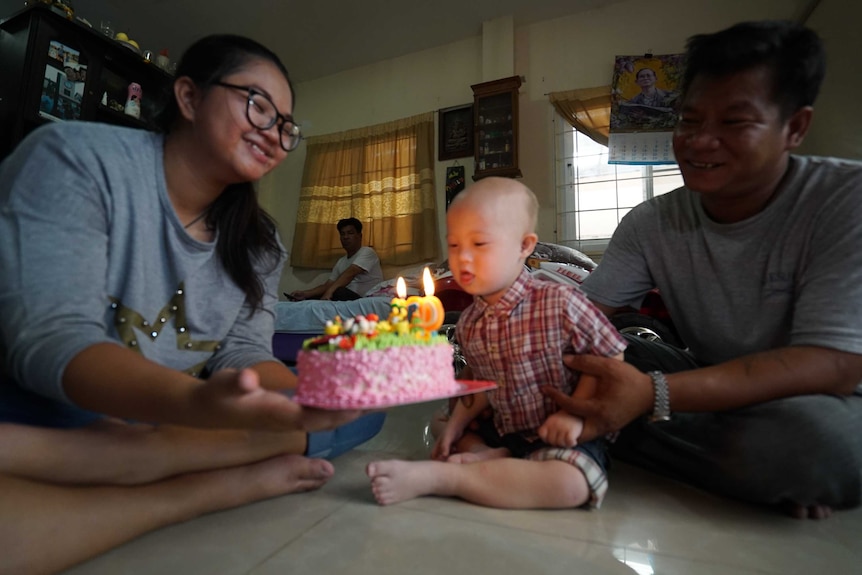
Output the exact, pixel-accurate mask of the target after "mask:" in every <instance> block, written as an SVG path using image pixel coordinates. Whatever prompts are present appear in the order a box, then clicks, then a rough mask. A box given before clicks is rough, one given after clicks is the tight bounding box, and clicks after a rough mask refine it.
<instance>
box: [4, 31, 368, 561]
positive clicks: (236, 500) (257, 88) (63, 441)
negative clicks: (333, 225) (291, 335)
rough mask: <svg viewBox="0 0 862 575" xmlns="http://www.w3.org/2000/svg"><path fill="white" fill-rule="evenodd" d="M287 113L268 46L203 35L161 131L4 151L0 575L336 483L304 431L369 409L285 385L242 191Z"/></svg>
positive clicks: (273, 279)
mask: <svg viewBox="0 0 862 575" xmlns="http://www.w3.org/2000/svg"><path fill="white" fill-rule="evenodd" d="M293 109H294V94H293V88H292V85H291V83H290V80H289V78H288V74H287V70H286V69H285V68H284V65H283V64H282V63H281V61H280V60H279V59H278V57H277V56H276V55H275V54H273V53H272V52H271V51H270V50H268V49H266V48H265V47H263V46H261V45H260V44H258V43H257V42H254V41H252V40H249V39H247V38H242V37H239V36H209V37H206V38H203V39H201V40H199V41H198V42H196V43H195V44H193V45H192V46H191V47H190V48H189V49H188V50H187V51H186V53H185V55H184V56H183V58H182V60H181V62H180V64H179V66H178V69H177V74H176V79H175V80H174V83H173V93H172V97H171V99H170V102H169V104H168V107H167V108H166V110H165V111H164V114H163V116H162V120H163V122H162V128H163V130H164V132H165V133H164V134H157V133H152V132H147V131H144V130H135V129H129V128H121V127H116V126H109V125H107V124H97V123H85V122H64V123H56V124H53V123H52V124H48V125H46V126H44V127H40V128H38V129H37V130H35V131H34V132H33V133H32V134H31V135H29V136H28V137H27V138H26V139H25V140H24V141H23V142H22V143H21V144H20V145H19V146H18V148H17V149H16V150H15V151H14V152H13V153H12V154H11V155H10V156H9V157H7V158H6V159H5V160H4V161H3V163H2V164H0V237H2V238H3V240H2V241H0V317H2V318H3V321H2V327H0V516H2V521H0V549H2V558H0V571H2V572H4V573H53V572H57V571H60V570H62V569H65V568H66V567H69V566H70V565H73V564H74V563H77V562H80V561H82V560H84V559H87V558H89V557H92V556H94V555H96V554H99V553H102V552H104V551H106V550H108V549H110V548H111V547H114V546H116V545H119V544H121V543H123V542H125V541H128V540H130V539H132V538H134V537H137V536H139V535H141V534H143V533H146V532H147V531H150V530H153V529H156V528H159V527H162V526H166V525H170V524H172V523H177V522H181V521H186V520H189V519H191V518H193V517H197V516H199V515H202V514H204V513H209V512H213V511H217V510H221V509H227V508H231V507H236V506H239V505H243V504H246V503H250V502H252V501H258V500H261V499H264V498H268V497H275V496H279V495H283V494H287V493H292V492H297V491H305V490H309V489H316V488H318V487H320V486H321V485H323V484H324V483H326V481H327V480H329V478H330V477H332V475H333V473H334V468H333V466H332V464H331V463H330V462H328V461H325V460H323V459H310V458H308V457H305V456H304V455H303V454H304V453H306V452H312V453H313V452H314V450H315V448H314V445H313V444H314V441H315V437H318V436H321V435H322V436H326V434H327V433H329V432H328V431H326V432H324V433H322V434H309V432H310V431H323V430H330V429H333V428H335V427H336V426H338V425H340V424H342V423H346V422H348V421H350V420H351V419H354V418H356V417H358V416H359V415H360V413H359V412H336V411H333V412H325V411H321V410H315V409H307V408H303V407H302V406H301V405H299V404H297V403H296V402H294V401H292V400H291V399H289V397H288V396H287V394H286V393H285V390H288V389H290V388H292V387H294V386H295V382H296V378H295V376H294V375H293V373H292V372H291V371H290V370H289V369H288V368H287V367H286V366H285V365H284V364H283V363H281V362H280V361H278V360H277V359H275V357H273V355H272V335H273V330H274V307H275V303H276V300H277V296H276V286H277V284H278V281H279V278H280V277H281V269H282V267H283V264H284V259H285V253H284V249H283V248H282V246H281V242H280V241H279V238H278V235H277V231H276V227H275V223H274V222H273V221H272V219H271V218H270V217H269V216H268V215H267V214H266V213H265V212H263V210H262V209H261V208H260V207H259V205H258V203H257V199H256V194H255V190H254V186H253V182H255V181H257V180H259V179H260V178H261V177H263V176H264V175H265V174H267V173H269V172H270V171H271V170H272V169H274V168H275V167H276V166H278V165H279V164H280V163H281V162H282V161H283V160H284V159H285V158H286V157H287V154H288V152H290V151H291V150H293V149H294V148H295V147H296V145H298V144H299V142H300V133H299V127H298V126H297V125H296V124H294V122H293V119H292V113H293ZM57 286H61V288H60V289H57ZM58 526H62V528H59V529H58Z"/></svg>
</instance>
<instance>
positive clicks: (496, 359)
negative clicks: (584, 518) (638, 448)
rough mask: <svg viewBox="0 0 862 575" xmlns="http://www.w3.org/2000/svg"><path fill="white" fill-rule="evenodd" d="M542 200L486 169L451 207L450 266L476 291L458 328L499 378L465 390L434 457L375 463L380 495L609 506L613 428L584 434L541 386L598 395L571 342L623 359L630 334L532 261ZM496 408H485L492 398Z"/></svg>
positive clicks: (480, 362)
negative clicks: (477, 390) (574, 361)
mask: <svg viewBox="0 0 862 575" xmlns="http://www.w3.org/2000/svg"><path fill="white" fill-rule="evenodd" d="M537 214H538V202H537V201H536V197H535V196H534V195H533V192H532V191H530V190H529V189H528V188H527V187H526V186H524V185H523V184H521V183H519V182H517V181H515V180H512V179H508V178H485V179H482V180H480V181H479V182H477V183H476V184H474V185H473V186H471V187H470V188H468V189H467V190H466V191H465V192H462V193H461V194H459V195H458V196H456V198H455V200H454V201H453V202H452V204H451V206H450V208H449V212H448V214H447V217H446V221H447V225H448V234H447V243H448V247H449V266H450V268H451V270H452V274H453V275H454V277H455V280H456V281H457V282H458V284H459V285H460V286H461V287H462V288H463V289H464V290H465V291H467V292H468V293H470V294H472V295H473V296H474V301H473V304H472V305H471V306H470V307H468V308H467V309H466V310H465V311H464V312H463V313H462V314H461V318H460V319H459V321H458V326H457V337H458V341H459V342H460V343H461V345H462V347H463V349H464V354H465V356H466V358H467V365H468V369H469V370H471V371H472V376H473V377H475V378H476V379H481V380H491V381H495V382H496V383H497V385H498V387H497V389H495V390H493V391H490V392H487V393H484V394H477V395H473V396H469V397H468V398H464V399H462V400H461V401H460V402H458V403H457V404H456V406H455V408H454V410H453V412H452V415H451V416H450V417H449V419H448V421H447V422H446V424H445V427H444V428H443V430H442V432H441V433H440V434H439V436H438V437H437V441H436V443H435V445H434V449H433V451H432V458H433V459H434V461H397V460H391V461H375V462H372V463H370V464H369V465H368V468H367V470H366V471H367V474H368V476H369V477H370V478H371V486H372V491H373V492H374V496H375V498H376V499H377V502H378V503H380V504H381V505H388V504H392V503H398V502H400V501H404V500H406V499H411V498H414V497H419V496H422V495H445V496H453V497H460V498H462V499H465V500H467V501H470V502H472V503H478V504H480V505H486V506H489V507H504V508H569V507H580V506H582V505H589V506H591V507H598V506H599V505H600V504H601V501H602V498H603V497H604V494H605V492H606V490H607V476H606V472H605V467H606V454H605V447H604V444H603V440H597V441H592V442H588V443H583V444H579V443H578V437H579V435H580V433H581V430H582V428H583V421H582V420H580V419H579V418H577V417H575V416H573V415H570V414H568V413H565V412H562V411H558V410H557V407H556V405H555V404H554V402H553V401H552V400H550V399H548V398H546V397H545V396H544V395H543V394H542V393H541V388H542V387H543V386H551V387H554V388H557V389H559V390H561V391H562V392H564V393H567V394H573V396H574V397H584V398H586V397H590V396H591V395H592V394H593V390H594V389H595V384H596V382H595V380H594V379H592V378H590V377H588V376H586V375H582V376H580V380H579V379H578V375H577V374H575V373H572V372H571V371H569V370H568V369H567V368H566V367H565V366H564V365H563V354H564V353H577V354H584V353H591V354H595V355H603V356H609V357H614V358H616V359H620V360H621V359H622V352H623V350H624V349H625V343H624V340H623V339H622V338H621V337H620V336H619V334H618V333H617V331H616V330H615V329H614V328H613V327H612V326H611V325H610V323H609V322H608V321H607V320H606V319H605V317H604V315H602V313H601V312H600V311H599V310H598V309H596V308H595V307H594V306H593V305H592V304H591V303H590V302H589V301H588V300H587V299H586V297H585V296H584V295H583V294H582V293H581V292H580V290H578V289H573V288H572V287H569V286H564V285H561V284H556V283H549V282H544V281H539V280H536V279H534V278H533V277H532V275H531V274H530V272H529V271H528V270H527V269H526V268H525V267H524V262H525V261H526V259H527V257H528V256H529V255H530V254H531V253H532V252H533V249H534V248H535V246H536V241H537V239H538V237H537V235H536V233H535V231H534V230H535V227H536V219H537ZM488 407H490V408H491V411H492V412H493V418H492V419H491V418H485V419H482V418H480V419H479V420H478V426H477V428H476V429H475V431H473V430H471V431H466V430H467V427H468V425H469V424H470V423H471V422H472V421H473V420H474V419H475V418H476V417H477V416H478V415H479V414H481V413H482V412H483V411H484V410H485V409H486V408H488Z"/></svg>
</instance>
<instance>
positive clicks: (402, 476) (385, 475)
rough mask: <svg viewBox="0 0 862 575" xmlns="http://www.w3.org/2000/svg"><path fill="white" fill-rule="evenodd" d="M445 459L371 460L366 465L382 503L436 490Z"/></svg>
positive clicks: (394, 501) (427, 493)
mask: <svg viewBox="0 0 862 575" xmlns="http://www.w3.org/2000/svg"><path fill="white" fill-rule="evenodd" d="M444 465H448V463H445V462H442V461H401V460H397V459H391V460H388V461H372V462H371V463H369V464H368V467H366V468H365V473H366V475H368V477H369V478H370V479H371V491H372V493H374V499H376V500H377V503H379V504H380V505H392V504H393V503H400V502H402V501H407V500H408V499H413V498H415V497H420V496H422V495H430V494H431V493H434V491H435V489H436V487H437V486H438V479H439V474H438V473H437V472H438V471H439V470H440V469H441V467H440V466H444Z"/></svg>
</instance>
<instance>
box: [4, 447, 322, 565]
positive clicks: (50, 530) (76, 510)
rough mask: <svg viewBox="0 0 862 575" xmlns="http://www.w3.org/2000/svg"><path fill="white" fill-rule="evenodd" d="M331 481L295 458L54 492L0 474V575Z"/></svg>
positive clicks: (313, 464) (315, 462) (76, 558)
mask: <svg viewBox="0 0 862 575" xmlns="http://www.w3.org/2000/svg"><path fill="white" fill-rule="evenodd" d="M91 463H92V460H91ZM331 476H332V465H331V464H330V463H329V462H327V461H324V460H320V459H308V458H306V457H302V456H299V455H281V456H278V457H274V458H270V459H267V460H264V461H260V462H257V463H252V464H248V465H242V466H237V467H230V468H225V469H218V470H215V471H205V472H200V473H188V474H185V475H180V476H177V477H173V478H169V479H164V480H161V481H156V482H153V483H148V484H145V485H137V486H73V485H58V484H50V483H45V482H40V481H33V480H30V479H23V478H19V477H12V476H9V475H2V474H0V516H2V517H3V521H2V522H0V549H3V559H2V561H0V574H3V575H5V574H7V573H8V574H17V573H30V574H34V575H35V574H41V573H55V572H57V571H59V570H61V569H65V568H67V567H70V566H72V565H74V564H76V563H79V562H81V561H84V560H86V559H89V558H90V557H94V556H96V555H98V554H100V553H103V552H105V551H107V550H108V549H111V548H113V547H116V546H117V545H120V544H122V543H124V542H126V541H129V540H131V539H134V538H135V537H138V536H139V535H142V534H144V533H146V532H148V531H152V530H153V529H156V528H159V527H164V526H167V525H171V524H173V523H178V522H180V521H185V520H188V519H191V518H194V517H197V516H199V515H202V514H204V513H209V512H213V511H218V510H221V509H227V508H231V507H236V506H239V505H243V504H245V503H250V502H253V501H258V500H261V499H266V498H269V497H274V496H278V495H283V494H286V493H293V492H297V491H308V490H311V489H317V488H318V487H320V486H321V485H323V484H324V483H325V482H326V481H327V479H329V478H330V477H331Z"/></svg>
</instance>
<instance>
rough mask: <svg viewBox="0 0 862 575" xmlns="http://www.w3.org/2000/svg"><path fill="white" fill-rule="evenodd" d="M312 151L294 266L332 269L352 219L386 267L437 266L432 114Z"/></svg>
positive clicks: (311, 145) (319, 141)
mask: <svg viewBox="0 0 862 575" xmlns="http://www.w3.org/2000/svg"><path fill="white" fill-rule="evenodd" d="M307 144H308V150H307V152H306V157H305V169H304V173H303V176H302V189H301V191H300V198H299V212H298V214H297V219H296V231H295V233H294V236H293V249H292V250H291V255H290V258H291V261H290V263H291V265H292V266H294V267H309V268H331V267H332V266H333V265H334V264H335V262H336V260H338V258H340V257H341V256H343V255H344V249H343V248H342V247H341V243H340V242H339V239H338V231H337V230H336V228H335V224H336V222H338V220H340V219H343V218H349V217H354V218H357V219H359V221H361V222H362V226H363V227H362V239H363V245H368V246H371V247H373V248H374V250H375V251H376V252H377V255H378V256H379V257H380V261H381V262H382V263H383V264H388V265H396V266H400V265H406V264H413V263H418V262H422V261H429V260H435V259H437V257H438V255H439V254H438V251H439V243H440V242H439V234H438V232H437V205H436V204H437V199H436V193H435V190H434V113H433V112H429V113H427V114H421V115H419V116H413V117H411V118H405V119H402V120H397V121H394V122H388V123H386V124H379V125H376V126H371V127H368V128H361V129H357V130H350V131H348V132H341V133H338V134H329V135H325V136H317V137H312V138H309V139H308V140H307Z"/></svg>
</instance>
